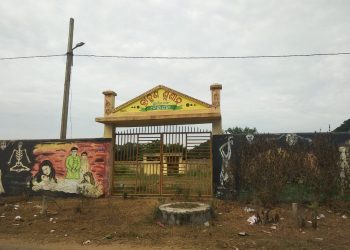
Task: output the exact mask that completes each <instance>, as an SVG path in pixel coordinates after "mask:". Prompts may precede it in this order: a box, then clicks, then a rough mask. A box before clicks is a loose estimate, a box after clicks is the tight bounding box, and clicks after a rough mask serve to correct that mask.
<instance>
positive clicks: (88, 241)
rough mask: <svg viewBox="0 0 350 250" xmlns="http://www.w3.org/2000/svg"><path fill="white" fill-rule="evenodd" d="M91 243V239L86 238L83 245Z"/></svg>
mask: <svg viewBox="0 0 350 250" xmlns="http://www.w3.org/2000/svg"><path fill="white" fill-rule="evenodd" d="M90 243H91V240H86V241H84V242H83V245H87V244H90Z"/></svg>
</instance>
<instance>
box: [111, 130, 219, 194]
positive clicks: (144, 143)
mask: <svg viewBox="0 0 350 250" xmlns="http://www.w3.org/2000/svg"><path fill="white" fill-rule="evenodd" d="M115 141H116V145H115V149H114V152H115V162H114V169H113V193H114V194H123V193H127V194H128V195H132V194H135V195H185V196H186V195H187V196H190V195H191V196H194V195H195V196H211V195H212V155H211V132H209V131H204V130H201V129H197V128H193V127H185V126H156V127H140V128H134V129H128V130H125V131H122V132H117V133H116V138H115Z"/></svg>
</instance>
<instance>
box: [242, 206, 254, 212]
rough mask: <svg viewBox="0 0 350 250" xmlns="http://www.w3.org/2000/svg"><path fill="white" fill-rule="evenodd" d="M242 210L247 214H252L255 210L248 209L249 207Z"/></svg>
mask: <svg viewBox="0 0 350 250" xmlns="http://www.w3.org/2000/svg"><path fill="white" fill-rule="evenodd" d="M243 210H244V211H245V212H247V213H250V212H254V211H255V209H254V208H250V207H244V208H243Z"/></svg>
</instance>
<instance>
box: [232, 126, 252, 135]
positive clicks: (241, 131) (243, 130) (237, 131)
mask: <svg viewBox="0 0 350 250" xmlns="http://www.w3.org/2000/svg"><path fill="white" fill-rule="evenodd" d="M225 133H226V134H245V135H246V134H257V133H258V130H257V129H256V128H249V127H245V128H241V127H232V128H228V129H226V130H225Z"/></svg>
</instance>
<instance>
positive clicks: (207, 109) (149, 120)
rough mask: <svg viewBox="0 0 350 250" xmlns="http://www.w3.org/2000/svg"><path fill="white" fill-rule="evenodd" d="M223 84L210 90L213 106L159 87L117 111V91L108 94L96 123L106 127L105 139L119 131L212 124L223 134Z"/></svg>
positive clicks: (107, 92)
mask: <svg viewBox="0 0 350 250" xmlns="http://www.w3.org/2000/svg"><path fill="white" fill-rule="evenodd" d="M221 89H222V85H221V84H213V85H211V86H210V90H211V99H212V103H211V104H208V103H206V102H203V101H200V100H198V99H196V98H193V97H190V96H188V95H186V94H183V93H180V92H178V91H176V90H173V89H171V88H168V87H166V86H163V85H158V86H156V87H154V88H153V89H151V90H149V91H147V92H145V93H143V94H141V95H139V96H137V97H135V98H133V99H131V100H130V101H128V102H126V103H124V104H122V105H120V106H117V107H115V97H116V96H117V94H116V93H115V92H114V91H111V90H108V91H104V92H103V94H104V96H105V99H104V116H103V117H97V118H96V119H95V120H96V122H100V123H103V124H104V126H105V127H104V137H106V138H113V134H114V131H115V128H116V127H137V126H153V125H178V124H200V123H212V133H213V134H221V133H222V125H221V111H220V91H221Z"/></svg>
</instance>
